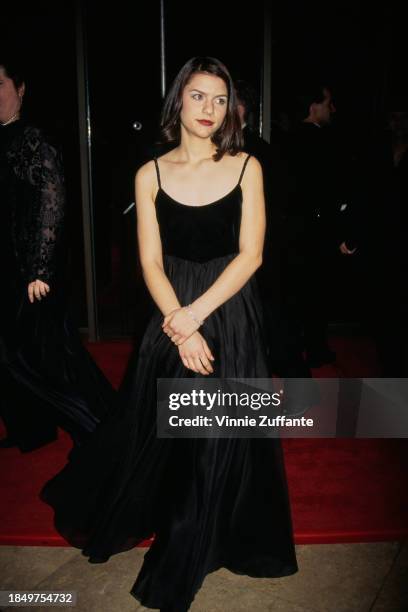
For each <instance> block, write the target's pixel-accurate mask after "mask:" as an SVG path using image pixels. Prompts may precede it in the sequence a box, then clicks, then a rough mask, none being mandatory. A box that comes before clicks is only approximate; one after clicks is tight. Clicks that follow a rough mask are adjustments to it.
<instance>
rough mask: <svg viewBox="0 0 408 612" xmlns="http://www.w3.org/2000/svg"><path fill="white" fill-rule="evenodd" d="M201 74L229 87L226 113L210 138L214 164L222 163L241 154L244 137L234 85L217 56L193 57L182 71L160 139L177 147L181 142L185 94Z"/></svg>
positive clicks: (166, 107)
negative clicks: (188, 85) (195, 77)
mask: <svg viewBox="0 0 408 612" xmlns="http://www.w3.org/2000/svg"><path fill="white" fill-rule="evenodd" d="M200 72H204V73H206V74H213V75H215V76H217V77H220V78H221V79H222V80H223V81H224V83H225V84H226V86H227V92H228V103H227V112H226V115H225V118H224V121H223V123H222V125H221V127H220V128H219V129H218V130H217V131H216V133H215V134H213V136H212V137H211V140H212V142H213V143H214V144H215V145H216V147H217V150H216V153H215V154H214V156H213V158H214V161H219V160H220V159H221V158H222V156H223V155H224V154H225V153H229V154H230V155H236V154H237V153H238V152H239V151H241V150H242V147H243V137H242V129H241V121H240V118H239V114H238V110H237V97H236V93H235V87H234V83H233V81H232V78H231V75H230V73H229V72H228V70H227V68H226V66H224V64H223V63H222V62H220V60H218V59H216V58H215V57H200V56H198V57H192V58H191V59H189V60H188V62H186V63H185V64H184V66H183V67H182V68H181V70H180V71H179V73H178V75H177V76H176V78H175V79H174V81H173V83H172V85H171V87H170V89H169V91H168V94H167V96H166V99H165V102H164V106H163V111H162V116H161V136H162V140H163V141H164V142H166V143H174V144H176V145H177V144H179V143H180V139H181V128H180V112H181V107H182V103H183V91H184V88H185V86H186V85H187V84H188V83H189V81H190V79H191V78H192V76H193V75H194V74H197V73H200Z"/></svg>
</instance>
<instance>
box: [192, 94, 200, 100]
mask: <svg viewBox="0 0 408 612" xmlns="http://www.w3.org/2000/svg"><path fill="white" fill-rule="evenodd" d="M192 97H193V99H194V100H201V97H202V96H201V94H199V93H196V94H193V96H192Z"/></svg>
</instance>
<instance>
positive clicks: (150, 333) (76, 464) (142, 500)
mask: <svg viewBox="0 0 408 612" xmlns="http://www.w3.org/2000/svg"><path fill="white" fill-rule="evenodd" d="M233 257H234V255H228V256H225V257H220V258H217V259H213V260H211V261H209V262H206V263H197V262H191V261H187V260H183V259H179V258H177V257H173V256H165V268H166V273H167V275H168V277H169V279H170V281H171V283H172V285H173V287H174V289H175V291H176V294H177V296H178V298H179V300H180V302H181V303H182V304H186V303H189V302H191V301H193V300H194V299H195V298H196V297H198V296H199V295H201V294H202V293H203V292H204V291H205V290H206V289H207V288H208V287H209V286H210V285H211V284H212V283H213V282H214V281H215V280H216V279H217V277H218V276H219V275H220V273H221V272H222V270H223V269H224V268H225V267H226V265H227V264H228V263H229V261H231V259H233ZM161 322H162V316H161V313H160V312H159V311H158V310H157V311H155V313H154V314H153V316H152V318H151V320H150V323H149V325H148V327H147V329H146V332H145V335H144V338H143V341H142V344H141V347H140V350H139V351H138V354H137V356H136V357H135V359H133V360H131V362H130V366H129V369H128V372H127V376H126V378H125V383H124V385H123V387H122V391H121V395H122V398H121V399H122V405H121V407H120V408H119V409H118V411H117V412H116V413H115V414H111V415H110V416H109V418H108V419H106V420H105V421H104V422H103V423H102V424H101V425H100V426H99V427H98V428H97V430H96V431H95V433H94V434H93V435H92V436H91V438H90V440H89V441H88V443H87V444H86V445H85V446H84V447H82V449H79V451H78V453H77V454H76V456H74V457H72V459H71V461H70V462H69V463H68V464H67V465H66V466H65V468H64V469H63V470H62V471H61V472H60V473H59V474H57V475H56V476H55V477H54V478H53V479H52V480H50V481H49V482H48V483H47V484H46V485H45V487H44V488H43V490H42V493H41V498H42V500H43V501H45V502H46V503H48V504H50V505H51V506H53V508H54V510H55V524H56V527H57V529H58V531H59V532H60V533H61V534H62V535H63V536H64V538H66V540H67V541H68V542H70V543H71V544H73V545H74V546H77V547H79V548H81V549H82V550H83V554H84V555H86V556H89V560H90V561H91V562H103V561H106V560H107V559H108V558H109V556H110V555H112V554H114V553H118V552H120V551H124V550H128V549H130V548H132V547H133V546H134V545H135V544H137V543H138V542H140V541H142V540H144V539H146V538H148V537H150V536H152V535H153V534H155V539H154V542H153V544H152V546H151V547H150V548H149V550H148V551H147V553H146V554H145V558H144V564H143V567H142V569H141V571H140V573H139V575H138V577H137V580H136V582H135V584H134V585H133V588H132V590H131V593H132V595H133V596H134V597H135V598H136V599H138V600H139V601H140V602H141V603H142V604H143V605H144V606H147V607H152V608H162V607H164V606H165V605H170V604H171V605H178V606H181V607H182V606H184V607H185V608H188V607H189V605H190V604H191V602H192V601H193V599H194V596H195V594H196V592H197V591H198V589H199V588H200V586H201V584H202V582H203V580H204V578H205V576H206V574H208V573H209V572H212V571H214V570H216V569H218V568H220V567H226V568H228V569H229V570H231V571H233V572H236V573H238V574H246V575H249V576H258V577H261V576H269V577H278V576H285V575H289V574H292V573H294V572H296V571H297V564H296V556H295V551H294V545H293V537H292V524H291V516H290V506H289V498H288V491H287V485H286V477H285V470H284V463H283V456H282V449H281V443H280V440H277V439H242V438H241V439H237V438H217V439H203V438H195V439H170V438H167V439H166V438H158V437H157V434H156V379H157V378H171V377H188V376H197V375H196V374H195V373H193V372H191V371H189V370H186V369H185V367H184V365H183V364H182V362H181V359H180V356H179V353H178V349H177V347H176V346H175V345H174V344H173V343H172V342H171V341H170V339H169V338H168V337H167V336H166V335H165V334H164V333H163V332H162V329H161ZM201 329H202V334H203V336H204V337H205V339H206V340H207V342H208V344H209V346H210V348H211V350H212V351H213V355H214V357H215V362H214V364H213V365H214V373H213V374H212V376H214V377H219V378H222V377H248V378H250V377H266V376H267V375H268V372H267V366H266V358H265V349H264V340H263V337H262V333H263V328H262V314H261V310H260V301H259V297H258V294H257V288H256V284H255V280H254V278H253V279H251V280H250V281H249V282H248V283H247V284H246V285H245V286H244V287H243V288H242V290H241V291H239V292H238V293H237V294H236V295H235V296H233V297H232V298H231V299H230V300H228V301H227V302H226V303H225V304H223V305H222V306H221V307H219V308H218V309H217V310H216V311H215V312H214V313H212V315H211V316H210V317H208V319H207V321H206V322H205V325H204V326H203V328H201Z"/></svg>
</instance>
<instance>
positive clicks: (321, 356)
mask: <svg viewBox="0 0 408 612" xmlns="http://www.w3.org/2000/svg"><path fill="white" fill-rule="evenodd" d="M335 361H336V353H335V352H334V351H331V350H330V349H327V350H325V351H319V352H318V353H308V354H307V357H306V363H307V365H308V366H309V367H310V368H320V367H321V366H324V365H329V364H330V363H335Z"/></svg>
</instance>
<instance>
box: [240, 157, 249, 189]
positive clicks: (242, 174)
mask: <svg viewBox="0 0 408 612" xmlns="http://www.w3.org/2000/svg"><path fill="white" fill-rule="evenodd" d="M250 157H251V155H248V157H247V158H246V160H245V161H244V165H243V166H242V171H241V176H240V177H239V181H238V185H240V184H241V181H242V177H243V176H244V172H245V168H246V165H247V163H248V159H249V158H250Z"/></svg>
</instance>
